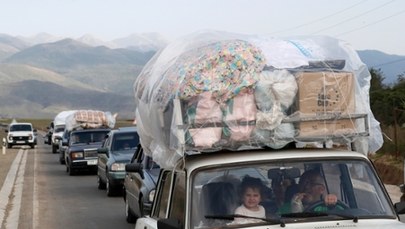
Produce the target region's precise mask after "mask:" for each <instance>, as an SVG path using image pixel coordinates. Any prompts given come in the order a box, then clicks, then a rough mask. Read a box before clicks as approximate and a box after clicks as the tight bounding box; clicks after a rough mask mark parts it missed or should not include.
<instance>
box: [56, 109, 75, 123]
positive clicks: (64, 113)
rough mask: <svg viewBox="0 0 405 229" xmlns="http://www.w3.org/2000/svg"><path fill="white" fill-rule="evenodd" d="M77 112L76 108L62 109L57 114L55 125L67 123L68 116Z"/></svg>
mask: <svg viewBox="0 0 405 229" xmlns="http://www.w3.org/2000/svg"><path fill="white" fill-rule="evenodd" d="M75 112H76V111H75V110H68V111H61V112H59V113H58V114H57V115H56V116H55V118H54V120H53V124H54V125H55V126H58V125H65V124H66V118H67V117H68V116H69V115H71V114H74V113H75Z"/></svg>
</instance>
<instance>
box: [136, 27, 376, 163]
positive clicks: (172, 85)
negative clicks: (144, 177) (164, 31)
mask: <svg viewBox="0 0 405 229" xmlns="http://www.w3.org/2000/svg"><path fill="white" fill-rule="evenodd" d="M370 79H371V76H370V73H369V72H368V69H367V66H366V65H365V64H364V63H362V62H361V60H360V58H359V57H358V55H357V53H356V51H355V50H354V49H353V48H352V47H351V46H350V45H349V44H347V43H346V42H344V41H341V40H337V39H334V38H331V37H325V36H306V37H288V38H274V37H270V36H266V35H242V34H232V33H225V32H218V31H203V32H198V33H194V34H191V35H189V36H186V37H183V38H181V39H179V40H177V41H174V42H173V43H171V44H169V45H168V46H167V47H166V48H165V49H163V50H161V51H160V52H158V53H157V54H156V55H155V56H154V57H153V58H152V59H151V60H150V61H149V62H148V64H147V65H146V66H145V67H144V69H143V70H142V72H141V73H140V75H139V76H138V77H137V79H136V80H135V83H134V93H135V103H136V112H135V113H136V121H137V125H138V127H139V128H138V131H139V135H140V139H141V144H142V145H143V147H144V149H145V152H146V153H147V154H149V155H150V156H152V157H153V158H154V160H155V161H156V162H157V163H159V164H160V165H161V166H162V167H171V166H173V165H174V163H175V161H176V160H177V159H178V158H179V157H181V156H183V155H184V153H185V152H188V153H201V152H215V151H218V150H222V149H226V150H244V149H255V148H262V147H271V148H274V149H279V148H282V147H284V146H286V145H287V144H289V143H296V145H297V147H307V146H310V145H316V146H319V145H320V146H322V147H335V146H338V147H342V146H344V147H349V148H351V147H353V146H355V148H356V150H358V151H360V152H362V153H364V154H367V153H373V152H375V151H377V150H378V149H379V148H380V147H381V146H382V143H383V140H382V135H381V130H380V126H379V122H378V121H376V120H375V118H374V116H373V114H372V112H371V110H370V106H369V94H368V91H369V87H370Z"/></svg>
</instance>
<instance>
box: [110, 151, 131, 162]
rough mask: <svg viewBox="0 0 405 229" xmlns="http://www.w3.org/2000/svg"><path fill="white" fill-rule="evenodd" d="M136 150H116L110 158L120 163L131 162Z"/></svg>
mask: <svg viewBox="0 0 405 229" xmlns="http://www.w3.org/2000/svg"><path fill="white" fill-rule="evenodd" d="M134 153H135V152H134V151H133V150H132V151H131V152H128V151H115V152H113V153H111V155H110V160H111V161H114V162H120V163H129V162H130V161H131V158H132V156H133V155H134Z"/></svg>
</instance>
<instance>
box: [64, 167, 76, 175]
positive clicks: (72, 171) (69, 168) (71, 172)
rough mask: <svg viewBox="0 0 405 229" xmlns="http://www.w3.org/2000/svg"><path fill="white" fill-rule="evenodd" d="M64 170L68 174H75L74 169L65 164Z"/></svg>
mask: <svg viewBox="0 0 405 229" xmlns="http://www.w3.org/2000/svg"><path fill="white" fill-rule="evenodd" d="M66 171H67V172H68V173H69V176H73V175H75V174H76V171H75V170H74V169H73V168H72V167H71V166H70V165H68V166H66Z"/></svg>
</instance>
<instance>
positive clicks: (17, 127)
mask: <svg viewBox="0 0 405 229" xmlns="http://www.w3.org/2000/svg"><path fill="white" fill-rule="evenodd" d="M10 131H32V127H31V125H19V124H17V125H12V126H10Z"/></svg>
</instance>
